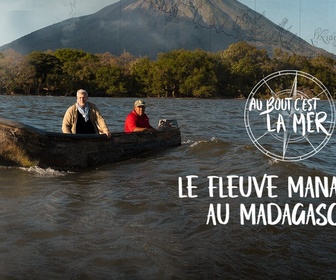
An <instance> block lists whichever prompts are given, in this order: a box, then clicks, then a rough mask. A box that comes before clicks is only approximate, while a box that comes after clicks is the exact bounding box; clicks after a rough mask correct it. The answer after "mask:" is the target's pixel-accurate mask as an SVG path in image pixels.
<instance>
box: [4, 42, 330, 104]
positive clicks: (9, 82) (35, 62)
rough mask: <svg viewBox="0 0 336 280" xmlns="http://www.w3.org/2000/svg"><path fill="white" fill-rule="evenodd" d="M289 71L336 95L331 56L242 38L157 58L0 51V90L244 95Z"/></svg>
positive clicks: (60, 51) (119, 94)
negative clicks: (269, 47)
mask: <svg viewBox="0 0 336 280" xmlns="http://www.w3.org/2000/svg"><path fill="white" fill-rule="evenodd" d="M292 69H295V70H300V71H303V72H307V73H309V74H311V75H313V76H315V77H316V78H318V79H319V80H320V81H321V82H322V83H323V84H324V85H325V86H326V87H327V88H328V90H329V91H330V92H331V94H332V95H333V96H334V95H335V94H334V92H335V89H336V67H335V60H334V59H332V58H331V57H327V56H323V55H317V56H316V57H313V58H309V57H305V56H300V55H297V54H290V53H288V52H284V51H282V50H280V49H277V50H275V51H274V53H273V54H272V56H270V55H268V53H267V51H266V50H259V49H257V48H256V47H254V46H252V45H249V44H247V43H245V42H239V43H236V44H232V45H231V46H229V48H228V49H226V50H223V51H219V52H217V53H210V52H206V51H203V50H200V49H197V50H194V51H190V50H184V49H179V50H173V51H170V52H166V53H160V54H158V56H157V58H156V59H155V60H152V59H150V58H148V57H134V56H132V55H131V54H130V53H127V52H125V53H123V54H122V55H120V56H118V57H117V56H114V55H112V54H110V53H104V54H91V53H87V52H84V51H83V50H79V49H58V50H55V51H45V52H42V51H34V52H31V53H29V54H27V55H21V54H19V53H18V52H15V51H14V50H7V51H3V52H1V53H0V93H1V94H25V95H46V94H48V95H74V93H75V92H76V91H77V89H79V88H85V89H86V90H87V91H88V92H89V94H90V96H111V97H135V96H138V97H142V96H144V97H145V96H147V97H180V98H184V97H194V98H195V97H196V98H244V97H247V96H248V95H249V93H250V91H251V89H252V88H253V87H254V86H255V85H256V84H257V83H258V82H259V81H260V80H261V79H262V78H263V77H265V76H267V75H269V74H271V73H273V72H275V71H280V70H292ZM277 86H278V87H279V89H280V88H281V85H275V87H277ZM265 94H267V93H266V92H265Z"/></svg>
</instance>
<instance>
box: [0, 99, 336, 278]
mask: <svg viewBox="0 0 336 280" xmlns="http://www.w3.org/2000/svg"><path fill="white" fill-rule="evenodd" d="M89 100H90V101H92V102H94V103H96V104H97V105H98V107H99V108H100V111H101V113H102V114H103V116H104V117H105V119H106V121H107V123H108V125H109V127H110V129H111V131H122V130H123V122H124V118H125V116H126V114H127V113H128V112H130V111H131V109H132V104H133V102H134V100H135V99H127V98H124V99H119V98H118V99H112V98H89ZM74 102H75V98H74V97H32V96H29V97H25V96H0V115H1V116H3V117H8V118H12V119H15V120H18V121H21V122H23V123H25V124H29V125H33V126H36V127H38V128H41V129H46V130H49V131H57V132H59V131H60V130H61V122H62V118H63V114H64V112H65V110H66V109H67V107H69V106H70V105H72V104H73V103H74ZM146 102H147V104H148V107H147V110H146V112H147V114H148V115H149V117H150V121H151V123H152V125H154V126H156V125H157V123H158V121H159V119H161V118H167V119H177V120H178V123H179V125H180V126H181V132H182V145H181V146H180V147H176V148H173V149H169V150H167V151H165V152H163V153H159V154H157V155H152V156H150V157H147V158H136V159H132V160H128V161H125V162H121V163H117V164H110V165H104V166H100V167H97V168H93V169H89V170H85V171H82V172H59V171H55V170H51V169H40V168H37V167H33V168H17V167H15V168H14V167H8V166H7V167H5V166H2V167H0V279H333V278H334V277H335V273H336V237H335V227H334V226H333V225H331V224H326V225H325V226H319V225H313V224H312V221H313V217H312V215H313V214H312V213H311V212H309V213H310V214H309V215H310V218H309V219H308V223H307V224H299V225H294V224H292V225H289V224H288V219H287V220H286V221H287V222H284V224H282V223H281V222H278V223H275V224H274V225H272V224H263V218H264V216H263V215H261V214H258V217H259V218H260V220H261V222H260V223H259V224H257V225H252V222H251V220H248V219H245V223H244V224H242V223H241V220H240V218H241V214H240V210H241V209H242V205H245V206H246V208H248V207H250V206H251V205H252V204H255V205H256V207H257V209H259V207H258V206H259V205H260V204H263V205H265V207H266V205H267V204H270V203H273V204H274V205H275V204H276V205H279V206H281V207H283V206H284V205H286V204H287V205H290V209H293V208H294V206H295V205H298V203H302V204H303V205H304V206H305V207H306V208H305V209H306V210H307V206H308V205H309V204H312V205H314V206H316V207H317V206H318V205H326V206H327V207H329V206H330V205H332V203H333V202H334V200H335V199H334V197H335V194H334V193H333V195H331V197H330V198H326V197H324V196H322V195H321V194H320V196H319V197H318V198H316V197H315V198H312V197H311V195H308V196H307V197H299V196H298V195H296V196H294V197H292V198H290V197H289V195H288V183H287V178H288V177H293V178H297V177H298V176H302V177H303V178H304V180H306V179H307V178H315V176H316V177H318V178H324V177H326V178H327V179H329V180H330V181H331V180H332V178H333V175H334V173H335V171H334V169H335V168H334V167H335V160H334V157H335V155H336V148H335V137H334V136H333V137H332V138H331V139H330V141H329V143H328V144H327V145H326V146H325V147H324V148H323V149H322V151H321V152H319V153H317V154H316V155H314V156H313V157H311V158H309V159H307V160H304V161H301V162H296V163H288V162H281V161H275V160H272V159H271V158H268V157H267V156H265V155H264V154H263V153H261V152H260V151H259V150H258V149H257V148H256V147H255V146H254V145H253V143H252V142H251V140H250V138H249V136H248V134H247V132H246V129H245V125H244V106H245V101H244V100H184V99H146ZM266 174H267V175H274V176H276V177H274V178H273V186H275V187H274V188H273V193H272V194H271V195H269V193H268V192H267V190H266V189H265V190H264V191H263V192H262V195H261V197H258V195H257V192H256V191H254V189H252V192H251V194H250V195H248V196H247V197H244V196H243V195H241V194H240V192H238V190H237V189H234V191H233V192H234V194H236V195H237V196H238V197H235V198H233V197H219V192H218V190H215V191H214V197H210V196H209V191H208V187H209V180H208V176H218V177H222V178H223V180H224V186H227V184H228V179H227V177H228V176H230V175H237V176H240V177H241V178H242V180H244V184H245V186H247V184H248V177H249V176H250V177H255V178H256V180H257V181H258V182H259V183H260V182H261V181H262V178H263V177H264V176H266ZM190 175H195V176H197V177H195V178H193V180H192V184H191V185H192V186H193V187H194V188H193V189H190V190H192V194H193V195H195V196H196V195H197V197H194V198H192V197H184V198H181V197H179V177H181V178H182V184H181V186H182V191H183V192H182V194H183V195H187V194H188V191H187V189H186V186H187V178H186V177H187V176H190ZM269 178H270V177H269ZM330 181H329V182H330ZM235 182H238V180H236V181H235ZM237 184H238V183H236V185H237ZM260 184H261V183H260ZM216 185H217V186H218V183H216ZM224 192H225V193H224V194H227V193H228V192H227V190H226V188H225V187H224ZM272 195H276V196H275V197H272ZM270 196H271V197H270ZM217 204H220V205H221V206H222V208H221V213H222V216H221V218H222V220H223V222H224V220H225V217H226V214H230V215H229V220H228V222H227V223H226V224H219V223H218V222H217V225H216V226H215V225H213V222H212V221H213V220H212V219H210V222H209V224H208V225H207V217H208V212H209V209H210V208H211V207H210V205H214V210H215V211H216V207H217ZM226 205H229V211H228V212H226V211H225V210H226V208H225V207H226ZM274 209H275V208H273V210H274ZM314 209H315V208H314ZM322 210H324V209H322ZM331 210H332V209H331ZM335 211H336V209H335V210H334V211H331V214H330V219H331V220H333V221H335V222H336V215H335V214H334V212H335ZM321 212H323V211H321ZM324 212H326V211H324ZM257 213H259V212H258V211H257ZM306 213H308V212H306ZM309 215H308V216H309ZM298 216H299V214H298ZM210 217H212V216H210ZM258 217H257V218H258ZM289 220H290V219H289Z"/></svg>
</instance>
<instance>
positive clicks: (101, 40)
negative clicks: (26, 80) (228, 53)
mask: <svg viewBox="0 0 336 280" xmlns="http://www.w3.org/2000/svg"><path fill="white" fill-rule="evenodd" d="M238 41H247V42H248V43H250V44H253V45H255V46H257V47H258V48H264V49H267V50H268V51H269V53H270V54H271V53H272V52H273V50H274V49H275V48H282V49H284V50H287V51H290V52H294V53H297V54H302V55H307V56H314V55H316V53H319V52H322V53H326V52H325V51H323V50H321V49H318V48H315V47H313V46H311V45H310V44H308V43H307V42H305V41H304V40H302V39H300V38H299V37H297V36H296V35H294V34H292V33H291V32H289V31H287V30H285V29H284V28H283V27H281V26H278V25H276V24H274V23H272V22H271V21H270V20H268V19H267V18H265V17H264V16H262V15H260V14H258V13H256V12H254V11H253V10H251V9H249V8H248V7H246V6H245V5H243V4H241V3H239V2H238V1H236V0H193V1H189V0H122V1H120V2H118V3H115V4H112V5H109V6H107V7H105V8H104V9H102V10H100V11H98V12H97V13H94V14H92V15H89V16H84V17H78V18H71V19H68V20H65V21H62V22H60V23H57V24H54V25H51V26H48V27H46V28H43V29H40V30H38V31H35V32H33V33H31V34H28V35H26V36H24V37H22V38H20V39H18V40H16V41H13V42H12V43H10V44H7V45H4V46H2V47H1V48H0V50H4V49H8V48H12V49H14V50H16V51H18V52H20V53H22V54H27V53H29V52H32V51H35V50H41V51H44V50H48V49H51V50H55V49H58V48H79V49H82V50H84V51H87V52H91V53H104V52H110V53H112V54H114V55H120V54H121V53H123V52H124V51H127V52H130V53H131V54H133V55H135V56H138V55H140V56H149V57H152V58H155V57H156V56H157V54H158V53H159V52H166V51H170V50H172V49H180V48H184V49H190V50H194V49H196V48H200V49H203V50H206V51H211V52H216V51H219V50H224V49H226V48H227V47H228V46H229V45H230V44H232V43H236V42H238Z"/></svg>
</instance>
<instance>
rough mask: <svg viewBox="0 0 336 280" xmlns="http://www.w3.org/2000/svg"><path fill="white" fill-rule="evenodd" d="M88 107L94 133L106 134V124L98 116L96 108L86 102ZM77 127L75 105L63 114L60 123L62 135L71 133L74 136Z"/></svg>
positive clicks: (100, 116) (99, 115)
mask: <svg viewBox="0 0 336 280" xmlns="http://www.w3.org/2000/svg"><path fill="white" fill-rule="evenodd" d="M88 104H89V106H90V120H91V122H92V124H93V126H94V129H95V131H96V133H101V134H102V133H107V132H109V129H108V127H107V125H106V122H105V120H104V118H103V116H102V115H101V114H100V112H99V110H98V108H97V106H96V105H95V104H93V103H91V102H88ZM76 126H77V106H76V103H75V104H74V105H72V106H71V107H69V108H68V110H67V111H66V112H65V115H64V118H63V123H62V132H63V133H72V134H76Z"/></svg>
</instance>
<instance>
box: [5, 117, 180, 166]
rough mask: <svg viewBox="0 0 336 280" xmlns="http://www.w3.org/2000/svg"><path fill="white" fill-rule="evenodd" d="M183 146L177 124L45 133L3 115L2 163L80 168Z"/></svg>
mask: <svg viewBox="0 0 336 280" xmlns="http://www.w3.org/2000/svg"><path fill="white" fill-rule="evenodd" d="M178 145H181V133H180V129H179V128H178V127H176V128H167V129H160V130H157V132H156V133H146V132H145V133H112V137H111V138H107V137H106V136H105V135H92V134H64V133H53V132H46V131H44V130H40V129H37V128H34V127H31V126H28V125H24V124H22V123H20V122H16V121H12V120H8V119H4V118H0V164H2V165H4V164H5V165H15V166H22V167H31V166H39V167H42V168H53V169H56V170H78V169H83V168H86V167H92V166H97V165H101V164H107V163H113V162H118V161H123V160H127V159H130V158H134V157H138V156H140V155H143V154H145V153H147V152H154V151H159V150H161V149H164V148H168V147H172V146H178Z"/></svg>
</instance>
